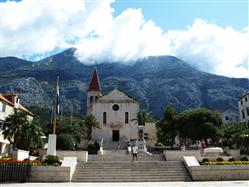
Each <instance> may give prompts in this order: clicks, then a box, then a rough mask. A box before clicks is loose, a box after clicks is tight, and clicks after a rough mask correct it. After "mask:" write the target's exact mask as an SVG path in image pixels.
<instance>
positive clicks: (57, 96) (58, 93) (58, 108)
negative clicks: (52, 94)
mask: <svg viewBox="0 0 249 187" xmlns="http://www.w3.org/2000/svg"><path fill="white" fill-rule="evenodd" d="M59 97H60V91H59V77H57V81H56V114H59V113H60V103H59V101H60V100H59Z"/></svg>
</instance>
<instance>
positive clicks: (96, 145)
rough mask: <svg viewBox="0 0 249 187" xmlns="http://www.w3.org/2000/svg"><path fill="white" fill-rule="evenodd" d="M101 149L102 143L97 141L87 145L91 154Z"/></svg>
mask: <svg viewBox="0 0 249 187" xmlns="http://www.w3.org/2000/svg"><path fill="white" fill-rule="evenodd" d="M99 149H100V145H99V143H98V142H97V141H95V142H94V143H93V144H89V145H88V146H87V151H88V153H89V154H97V153H98V150H99Z"/></svg>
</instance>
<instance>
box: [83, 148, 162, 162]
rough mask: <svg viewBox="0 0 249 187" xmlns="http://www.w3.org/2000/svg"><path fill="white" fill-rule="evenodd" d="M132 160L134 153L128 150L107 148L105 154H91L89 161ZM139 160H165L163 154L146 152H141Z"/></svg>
mask: <svg viewBox="0 0 249 187" xmlns="http://www.w3.org/2000/svg"><path fill="white" fill-rule="evenodd" d="M120 161H122V162H123V161H127V162H129V161H130V162H131V161H132V154H127V151H126V150H117V151H116V150H105V151H104V154H103V155H89V156H88V162H120ZM138 161H164V156H163V154H152V155H149V154H146V153H144V152H139V154H138Z"/></svg>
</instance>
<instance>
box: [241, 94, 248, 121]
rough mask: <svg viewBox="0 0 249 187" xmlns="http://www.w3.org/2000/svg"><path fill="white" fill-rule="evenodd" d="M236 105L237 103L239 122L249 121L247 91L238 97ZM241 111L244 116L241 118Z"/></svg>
mask: <svg viewBox="0 0 249 187" xmlns="http://www.w3.org/2000/svg"><path fill="white" fill-rule="evenodd" d="M238 105H239V115H240V122H248V121H249V92H248V93H247V94H245V95H244V96H243V97H241V98H240V100H239V102H238ZM247 110H248V111H247ZM242 112H244V114H245V118H243V115H242Z"/></svg>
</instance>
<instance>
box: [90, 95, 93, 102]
mask: <svg viewBox="0 0 249 187" xmlns="http://www.w3.org/2000/svg"><path fill="white" fill-rule="evenodd" d="M92 102H93V96H90V104H92Z"/></svg>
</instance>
